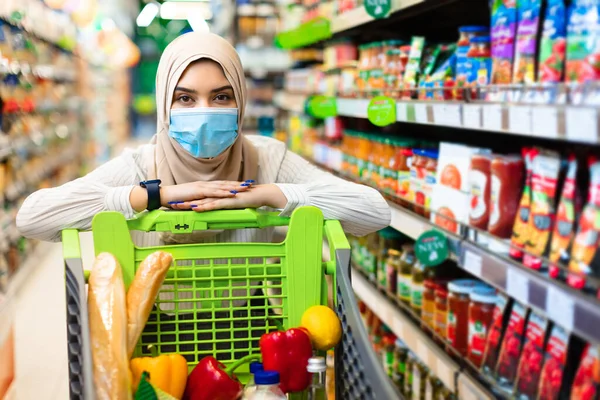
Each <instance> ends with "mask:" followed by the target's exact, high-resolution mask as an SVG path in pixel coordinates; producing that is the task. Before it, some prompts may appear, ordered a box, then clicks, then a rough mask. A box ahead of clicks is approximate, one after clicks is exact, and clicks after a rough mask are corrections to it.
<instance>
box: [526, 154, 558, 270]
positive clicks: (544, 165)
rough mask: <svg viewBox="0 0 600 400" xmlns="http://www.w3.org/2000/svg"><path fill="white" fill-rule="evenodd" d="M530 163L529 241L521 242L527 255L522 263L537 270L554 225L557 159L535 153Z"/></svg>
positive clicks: (540, 266) (550, 155)
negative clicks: (531, 165)
mask: <svg viewBox="0 0 600 400" xmlns="http://www.w3.org/2000/svg"><path fill="white" fill-rule="evenodd" d="M532 163H533V167H532V175H531V205H530V206H529V210H530V214H529V228H528V231H529V238H528V240H527V242H526V243H525V250H526V251H527V253H526V254H525V257H524V258H523V264H525V266H526V267H529V268H532V269H535V270H540V269H541V268H542V260H541V259H540V258H538V257H541V256H543V255H544V254H545V253H546V248H547V247H548V243H549V241H550V233H551V232H552V228H553V226H554V218H555V211H556V195H557V191H558V178H559V175H560V170H561V160H560V156H559V155H558V154H556V153H550V152H544V153H538V154H536V155H535V156H534V157H533V159H532ZM536 256H537V257H536Z"/></svg>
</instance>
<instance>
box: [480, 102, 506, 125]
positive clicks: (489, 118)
mask: <svg viewBox="0 0 600 400" xmlns="http://www.w3.org/2000/svg"><path fill="white" fill-rule="evenodd" d="M483 127H484V128H485V129H489V130H491V131H501V130H502V106H501V105H500V104H487V105H486V106H485V107H483Z"/></svg>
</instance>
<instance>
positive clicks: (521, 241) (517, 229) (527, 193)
mask: <svg viewBox="0 0 600 400" xmlns="http://www.w3.org/2000/svg"><path fill="white" fill-rule="evenodd" d="M537 153H538V150H536V149H530V148H524V149H523V159H524V160H525V186H524V187H523V194H522V195H521V201H520V202H519V212H518V214H517V218H516V219H515V223H514V225H513V230H512V235H511V247H510V256H511V257H512V258H514V259H515V260H521V259H522V258H523V252H522V251H521V249H523V248H524V247H525V244H526V243H527V240H529V206H530V204H531V175H532V166H533V164H532V161H531V160H532V158H533V156H534V155H535V154H537Z"/></svg>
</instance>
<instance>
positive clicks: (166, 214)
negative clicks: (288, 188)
mask: <svg viewBox="0 0 600 400" xmlns="http://www.w3.org/2000/svg"><path fill="white" fill-rule="evenodd" d="M289 222H290V218H288V217H280V216H279V213H278V212H266V211H258V210H255V209H252V208H247V209H245V210H218V211H206V212H196V211H175V210H154V211H149V212H142V213H140V214H137V215H136V216H135V217H134V218H133V219H130V220H128V221H127V226H128V227H129V230H135V231H143V232H150V231H157V232H172V233H191V232H193V231H205V230H222V229H246V228H266V227H270V226H286V225H288V224H289Z"/></svg>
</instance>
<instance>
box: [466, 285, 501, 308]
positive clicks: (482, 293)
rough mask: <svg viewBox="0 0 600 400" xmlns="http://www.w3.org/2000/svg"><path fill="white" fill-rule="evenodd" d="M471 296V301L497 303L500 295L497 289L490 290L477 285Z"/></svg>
mask: <svg viewBox="0 0 600 400" xmlns="http://www.w3.org/2000/svg"><path fill="white" fill-rule="evenodd" d="M469 297H470V298H471V301H474V302H477V303H485V304H496V300H497V299H498V295H497V294H496V291H495V290H492V291H489V290H488V288H484V287H481V286H479V287H477V286H476V287H475V289H473V291H472V292H471V293H470V295H469Z"/></svg>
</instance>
